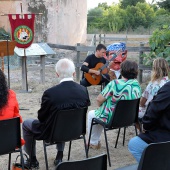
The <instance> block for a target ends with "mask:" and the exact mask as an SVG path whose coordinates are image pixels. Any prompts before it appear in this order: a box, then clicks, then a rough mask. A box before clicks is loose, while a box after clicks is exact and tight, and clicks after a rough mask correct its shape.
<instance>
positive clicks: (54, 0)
mask: <svg viewBox="0 0 170 170" xmlns="http://www.w3.org/2000/svg"><path fill="white" fill-rule="evenodd" d="M21 2H22V10H23V13H42V15H36V21H35V22H36V23H35V39H34V40H35V42H41V41H42V42H48V43H56V44H65V45H75V44H76V43H84V42H85V41H86V30H87V1H86V0H20V1H19V0H1V3H0V14H7V13H21V5H20V3H21ZM9 25H10V24H9V21H8V17H7V16H0V27H4V28H5V30H6V31H7V32H9V31H10V26H9Z"/></svg>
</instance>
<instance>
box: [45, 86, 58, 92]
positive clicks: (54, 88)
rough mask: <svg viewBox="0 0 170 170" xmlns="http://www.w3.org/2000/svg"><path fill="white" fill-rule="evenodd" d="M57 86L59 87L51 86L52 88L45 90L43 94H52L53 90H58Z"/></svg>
mask: <svg viewBox="0 0 170 170" xmlns="http://www.w3.org/2000/svg"><path fill="white" fill-rule="evenodd" d="M58 86H59V85H55V86H52V87H50V88H48V89H46V90H45V91H44V93H50V92H53V91H54V90H56V89H58V88H57V87H58Z"/></svg>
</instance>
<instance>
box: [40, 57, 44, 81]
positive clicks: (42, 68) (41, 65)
mask: <svg viewBox="0 0 170 170" xmlns="http://www.w3.org/2000/svg"><path fill="white" fill-rule="evenodd" d="M40 67H41V69H40V77H41V83H42V84H45V55H40Z"/></svg>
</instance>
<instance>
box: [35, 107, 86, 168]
mask: <svg viewBox="0 0 170 170" xmlns="http://www.w3.org/2000/svg"><path fill="white" fill-rule="evenodd" d="M86 113H87V108H77V109H70V110H61V111H58V112H57V113H56V114H55V116H54V122H53V125H52V129H51V133H50V134H49V138H48V139H47V140H43V146H44V156H45V163H46V169H47V170H48V160H47V151H46V147H47V146H50V145H54V144H57V143H59V142H70V143H69V151H68V160H69V159H70V151H71V142H72V140H77V139H84V146H85V153H86V158H87V152H86V151H87V147H86V139H85V134H86ZM35 139H36V138H35Z"/></svg>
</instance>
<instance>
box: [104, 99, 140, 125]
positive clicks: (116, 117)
mask: <svg viewBox="0 0 170 170" xmlns="http://www.w3.org/2000/svg"><path fill="white" fill-rule="evenodd" d="M139 101H140V99H133V100H120V101H118V103H117V104H116V107H115V109H114V113H113V115H112V117H111V120H110V122H109V123H108V125H107V127H109V128H121V127H125V126H130V125H132V124H133V123H135V122H137V120H138V111H139Z"/></svg>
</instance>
